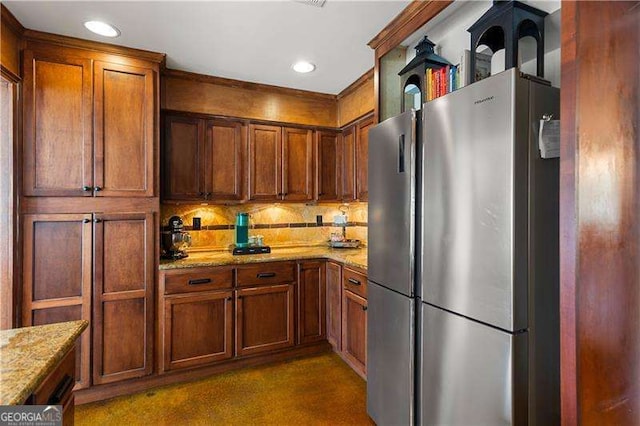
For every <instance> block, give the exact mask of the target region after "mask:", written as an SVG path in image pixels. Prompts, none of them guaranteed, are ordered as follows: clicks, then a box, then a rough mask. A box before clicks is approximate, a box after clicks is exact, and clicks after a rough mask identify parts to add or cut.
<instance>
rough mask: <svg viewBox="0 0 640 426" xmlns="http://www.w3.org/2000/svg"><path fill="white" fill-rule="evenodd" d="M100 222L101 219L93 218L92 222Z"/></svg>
mask: <svg viewBox="0 0 640 426" xmlns="http://www.w3.org/2000/svg"><path fill="white" fill-rule="evenodd" d="M100 222H102V219H97V218H96V219H93V223H100Z"/></svg>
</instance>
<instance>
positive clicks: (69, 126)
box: [22, 50, 93, 197]
mask: <svg viewBox="0 0 640 426" xmlns="http://www.w3.org/2000/svg"><path fill="white" fill-rule="evenodd" d="M23 67H24V81H23V84H22V87H23V88H24V89H23V90H24V104H23V114H24V115H23V117H24V118H23V135H24V165H23V166H24V170H23V173H24V174H23V177H24V182H23V183H24V185H23V188H24V195H27V196H29V195H39V196H76V197H77V196H91V195H92V194H93V141H92V93H91V61H90V60H83V59H77V58H69V57H63V56H50V55H43V54H41V53H39V52H34V51H31V50H25V52H24V61H23Z"/></svg>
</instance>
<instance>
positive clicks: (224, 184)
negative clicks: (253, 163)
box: [205, 120, 262, 201]
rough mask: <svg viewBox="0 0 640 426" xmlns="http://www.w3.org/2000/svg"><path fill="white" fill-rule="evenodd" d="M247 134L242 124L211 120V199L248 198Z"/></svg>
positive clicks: (208, 141) (207, 167)
mask: <svg viewBox="0 0 640 426" xmlns="http://www.w3.org/2000/svg"><path fill="white" fill-rule="evenodd" d="M245 135H246V127H245V126H243V125H242V123H239V122H234V121H224V120H209V121H207V124H206V130H205V158H206V160H207V161H206V162H205V196H206V198H207V199H208V200H220V201H225V200H242V199H244V192H245V191H244V174H245V173H244V164H245V163H244V159H245V145H246V136H245ZM260 148H262V146H261V147H260Z"/></svg>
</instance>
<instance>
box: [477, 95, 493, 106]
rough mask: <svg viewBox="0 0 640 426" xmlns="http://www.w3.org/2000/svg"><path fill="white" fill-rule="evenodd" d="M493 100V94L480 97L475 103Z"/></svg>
mask: <svg viewBox="0 0 640 426" xmlns="http://www.w3.org/2000/svg"><path fill="white" fill-rule="evenodd" d="M492 100H493V96H489V97H488V98H484V99H479V100H477V101H475V102H474V104H476V105H477V104H481V103H483V102H487V101H492Z"/></svg>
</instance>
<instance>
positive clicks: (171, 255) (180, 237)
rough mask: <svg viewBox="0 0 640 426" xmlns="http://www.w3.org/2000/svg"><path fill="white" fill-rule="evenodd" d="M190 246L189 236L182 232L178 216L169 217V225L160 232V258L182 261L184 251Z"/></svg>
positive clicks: (180, 220) (185, 253) (182, 225)
mask: <svg viewBox="0 0 640 426" xmlns="http://www.w3.org/2000/svg"><path fill="white" fill-rule="evenodd" d="M190 246H191V235H189V233H188V232H186V231H185V230H184V224H183V223H182V219H180V217H179V216H171V217H170V218H169V225H168V226H167V227H166V228H165V230H164V231H162V257H163V258H165V259H173V260H176V259H184V258H185V257H187V256H188V254H187V252H186V249H187V247H190Z"/></svg>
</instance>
